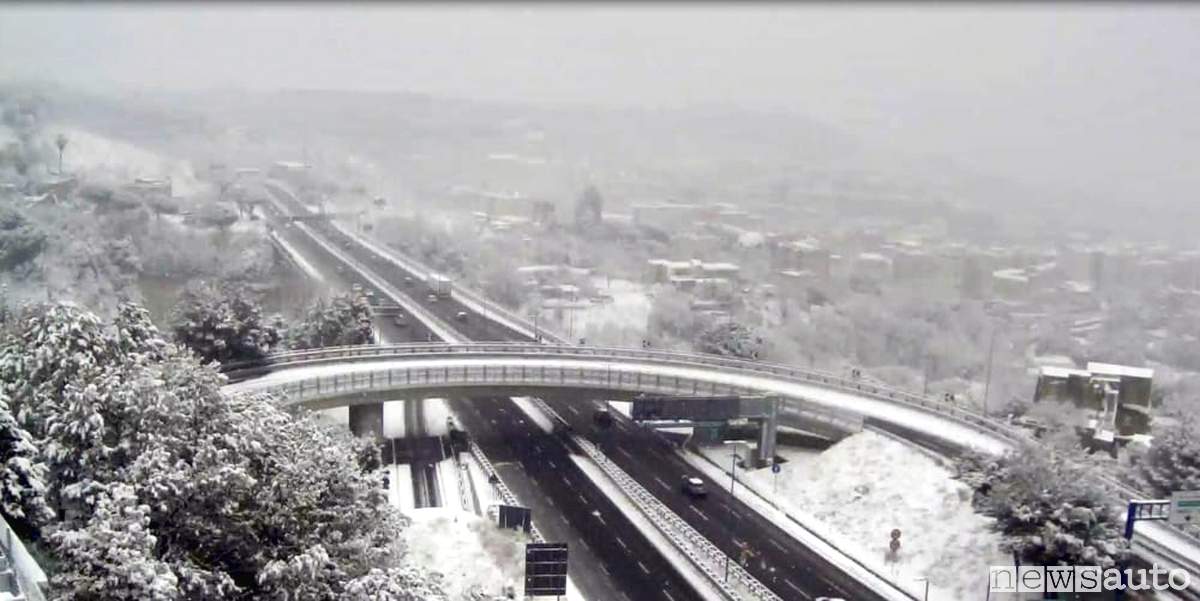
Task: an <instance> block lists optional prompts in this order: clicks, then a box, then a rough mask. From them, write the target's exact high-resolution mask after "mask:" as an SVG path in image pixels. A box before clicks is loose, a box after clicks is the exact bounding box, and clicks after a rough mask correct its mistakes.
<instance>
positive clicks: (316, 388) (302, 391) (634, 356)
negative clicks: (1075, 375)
mask: <svg viewBox="0 0 1200 601" xmlns="http://www.w3.org/2000/svg"><path fill="white" fill-rule="evenodd" d="M484 357H490V358H505V357H506V358H522V359H547V358H556V359H575V360H603V361H605V362H607V363H610V364H611V365H610V366H609V367H608V368H605V369H596V368H576V367H567V366H558V367H547V366H541V367H521V366H519V365H518V364H517V363H514V364H513V365H509V366H491V367H489V366H478V365H477V366H467V365H462V366H455V367H453V368H451V367H450V366H446V367H442V368H431V367H426V368H415V369H407V368H392V369H388V370H386V371H371V372H367V373H359V374H353V375H350V374H348V375H343V376H331V377H318V378H309V379H307V380H302V381H298V382H292V383H290V384H288V385H285V386H284V387H283V390H285V391H286V392H287V393H288V394H292V395H296V396H295V398H296V400H301V401H303V400H308V399H313V398H321V397H329V396H335V395H337V394H340V393H343V392H355V391H365V390H371V389H375V388H376V387H377V386H379V385H380V384H381V383H382V382H376V381H373V380H372V378H384V377H386V378H389V380H388V383H387V384H388V385H389V386H395V387H420V386H446V385H450V384H464V385H512V386H519V385H529V386H547V385H551V386H554V385H557V386H567V387H593V388H603V389H608V390H628V391H638V392H662V393H669V394H751V393H757V392H759V391H758V390H757V389H754V388H753V387H742V386H734V385H728V384H719V383H717V382H715V381H714V380H713V379H711V378H704V379H701V378H690V377H681V376H661V375H650V374H646V373H643V372H641V371H639V372H634V373H630V372H627V371H625V370H621V369H620V364H621V363H626V364H643V365H644V364H652V365H664V366H674V367H688V368H717V370H718V371H720V372H721V373H725V374H731V375H745V376H754V377H761V376H769V377H771V378H772V379H777V380H780V381H784V382H790V383H800V384H811V385H817V386H820V387H823V388H827V389H832V390H836V391H841V392H848V393H851V394H854V395H857V396H860V397H864V398H869V399H874V400H881V401H886V402H890V403H894V404H898V405H902V406H907V407H911V408H915V409H919V410H922V411H925V412H928V413H932V414H935V415H939V416H941V417H945V418H948V419H950V420H953V421H955V422H958V423H960V424H963V425H965V426H967V427H969V428H971V429H973V430H976V431H980V430H982V431H985V432H988V433H990V434H991V435H992V436H993V438H995V439H999V440H1001V441H1003V442H1005V443H1007V444H1010V445H1014V444H1021V443H1027V442H1034V439H1033V438H1031V437H1030V436H1029V435H1028V434H1026V433H1025V432H1023V431H1021V430H1018V429H1016V428H1012V427H1010V426H1008V425H1007V424H1004V423H1002V422H1000V421H998V420H994V419H991V418H988V417H985V416H983V415H980V414H978V413H975V412H973V411H969V410H965V409H962V408H959V407H956V406H953V405H950V404H948V403H945V402H942V401H937V400H933V399H929V398H925V397H922V396H920V395H917V394H912V393H908V392H904V391H900V390H895V389H890V388H887V387H884V386H880V385H877V384H870V383H863V382H861V381H857V380H853V379H849V378H843V377H841V376H838V375H835V374H830V373H826V372H821V371H816V370H807V369H803V368H795V367H789V366H783V365H776V364H771V363H764V362H751V361H743V360H739V359H732V358H728V357H719V356H713V355H700V354H693V353H681V352H676V351H665V350H653V349H625V348H611V347H588V346H572V345H561V344H558V345H556V344H535V343H522V342H511V343H505V342H488V343H467V344H441V343H435V344H396V345H375V346H346V347H333V348H325V349H314V350H307V351H293V352H285V353H279V354H276V355H272V356H270V357H268V358H267V359H266V360H264V361H260V362H253V363H245V364H235V365H230V366H228V368H227V372H228V373H229V375H230V376H231V379H234V380H237V379H241V378H245V377H253V376H255V375H260V374H262V373H265V372H270V371H276V370H280V369H286V368H289V367H301V366H312V365H320V364H333V363H342V362H347V361H350V362H359V361H371V360H378V359H384V358H413V359H417V358H423V359H431V358H441V359H450V358H460V359H465V358H484ZM614 367H616V368H617V369H613V368H614ZM347 378H351V379H350V380H347ZM353 378H358V379H357V380H354V379H353ZM1093 473H1094V475H1095V477H1096V478H1097V480H1098V482H1100V484H1101V485H1102V486H1104V487H1105V488H1106V489H1108V490H1110V492H1111V493H1112V494H1114V495H1117V496H1119V497H1120V498H1124V499H1129V498H1140V497H1144V496H1145V494H1143V493H1141V492H1139V491H1137V490H1135V489H1133V488H1132V487H1129V486H1128V485H1125V484H1123V483H1120V482H1117V481H1115V480H1114V479H1112V478H1111V477H1109V476H1106V475H1103V474H1100V473H1098V472H1097V471H1095V470H1093ZM1171 530H1172V531H1173V532H1177V533H1179V534H1180V535H1181V536H1184V537H1187V538H1188V539H1190V540H1191V541H1193V543H1196V542H1200V539H1198V538H1197V536H1196V535H1195V534H1194V533H1192V532H1188V531H1186V530H1182V529H1178V528H1171ZM1192 561H1193V563H1194V562H1195V560H1194V559H1193V560H1192Z"/></svg>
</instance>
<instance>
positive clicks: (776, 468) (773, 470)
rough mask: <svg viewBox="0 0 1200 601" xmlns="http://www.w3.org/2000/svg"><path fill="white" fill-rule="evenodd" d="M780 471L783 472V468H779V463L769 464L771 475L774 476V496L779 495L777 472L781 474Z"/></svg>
mask: <svg viewBox="0 0 1200 601" xmlns="http://www.w3.org/2000/svg"><path fill="white" fill-rule="evenodd" d="M781 471H783V468H781V467H779V463H772V464H771V473H772V474H774V476H773V477H774V479H775V494H776V495H778V494H779V472H781Z"/></svg>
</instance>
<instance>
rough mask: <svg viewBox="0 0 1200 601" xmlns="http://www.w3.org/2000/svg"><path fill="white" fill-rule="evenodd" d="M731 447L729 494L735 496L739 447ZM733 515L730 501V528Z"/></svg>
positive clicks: (727, 576)
mask: <svg viewBox="0 0 1200 601" xmlns="http://www.w3.org/2000/svg"><path fill="white" fill-rule="evenodd" d="M725 444H731V443H730V442H726V443H725ZM730 449H731V450H730V451H729V457H730V466H729V496H731V497H733V496H734V493H733V487H734V485H736V484H737V461H738V454H737V447H733V446H731V447H730ZM733 515H734V514H733V504H732V503H730V506H729V527H730V528H732V527H733V520H734V518H733ZM725 582H729V555H728V554H727V555H725Z"/></svg>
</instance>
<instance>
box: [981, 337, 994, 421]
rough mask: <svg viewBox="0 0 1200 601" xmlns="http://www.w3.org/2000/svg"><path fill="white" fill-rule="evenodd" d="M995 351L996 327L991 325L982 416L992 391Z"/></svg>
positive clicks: (986, 412) (985, 412) (986, 410)
mask: <svg viewBox="0 0 1200 601" xmlns="http://www.w3.org/2000/svg"><path fill="white" fill-rule="evenodd" d="M995 350H996V326H995V325H994V324H993V325H992V335H991V340H990V341H989V342H988V358H987V375H985V376H984V381H983V415H984V416H985V417H986V416H987V414H988V394H989V393H991V390H992V357H993V354H994V352H995Z"/></svg>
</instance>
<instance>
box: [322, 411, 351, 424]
mask: <svg viewBox="0 0 1200 601" xmlns="http://www.w3.org/2000/svg"><path fill="white" fill-rule="evenodd" d="M314 413H315V414H316V416H317V419H319V420H321V421H325V422H329V423H331V424H341V425H343V426H347V425H349V424H350V408H349V407H334V408H333V409H321V410H320V411H315V412H314Z"/></svg>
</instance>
